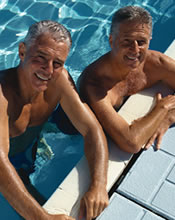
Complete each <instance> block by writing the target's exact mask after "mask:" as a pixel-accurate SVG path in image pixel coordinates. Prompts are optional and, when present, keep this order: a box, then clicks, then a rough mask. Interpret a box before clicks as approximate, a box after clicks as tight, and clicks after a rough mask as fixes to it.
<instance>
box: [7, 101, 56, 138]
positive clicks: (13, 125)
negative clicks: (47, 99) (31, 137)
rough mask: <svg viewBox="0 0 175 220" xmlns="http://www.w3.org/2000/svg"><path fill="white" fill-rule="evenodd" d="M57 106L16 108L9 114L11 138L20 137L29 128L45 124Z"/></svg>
mask: <svg viewBox="0 0 175 220" xmlns="http://www.w3.org/2000/svg"><path fill="white" fill-rule="evenodd" d="M55 107H56V104H51V103H50V105H49V103H44V102H42V103H33V104H26V105H24V106H16V107H15V108H13V110H11V112H10V114H9V132H10V137H15V136H18V135H20V134H22V133H24V132H25V130H26V129H27V127H32V126H38V125H41V124H42V123H44V122H45V121H46V120H47V119H48V117H49V116H50V114H51V113H52V111H53V110H54V108H55Z"/></svg>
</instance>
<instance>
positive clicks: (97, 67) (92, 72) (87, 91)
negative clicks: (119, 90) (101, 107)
mask: <svg viewBox="0 0 175 220" xmlns="http://www.w3.org/2000/svg"><path fill="white" fill-rule="evenodd" d="M109 66H110V65H109V59H108V53H107V54H105V55H103V56H102V57H100V58H99V59H97V60H95V61H94V62H93V63H91V64H90V65H89V66H87V67H86V68H85V69H84V71H83V72H82V74H81V75H80V77H79V79H78V83H77V86H78V89H79V92H80V95H81V97H82V98H83V99H85V100H86V101H88V99H89V98H93V99H94V98H97V97H99V96H102V93H103V94H104V90H105V88H104V84H106V79H107V75H108V72H109ZM104 82H105V83H104Z"/></svg>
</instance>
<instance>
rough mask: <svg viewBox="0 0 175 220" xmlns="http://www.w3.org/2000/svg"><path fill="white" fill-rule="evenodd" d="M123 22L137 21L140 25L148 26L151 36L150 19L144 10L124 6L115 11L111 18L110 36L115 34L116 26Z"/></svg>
mask: <svg viewBox="0 0 175 220" xmlns="http://www.w3.org/2000/svg"><path fill="white" fill-rule="evenodd" d="M125 21H138V22H139V23H141V24H148V26H149V27H150V31H151V33H150V34H152V17H151V15H150V13H149V12H148V11H147V10H145V9H144V8H141V7H138V6H126V7H124V8H120V9H119V10H118V11H116V12H115V13H114V15H113V17H112V24H111V29H110V34H111V35H114V34H116V33H117V30H118V25H119V24H120V23H122V22H125Z"/></svg>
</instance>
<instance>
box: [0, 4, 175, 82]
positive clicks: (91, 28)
mask: <svg viewBox="0 0 175 220" xmlns="http://www.w3.org/2000/svg"><path fill="white" fill-rule="evenodd" d="M128 4H130V5H131V4H136V5H140V1H139V0H135V1H134V0H130V2H129V3H128V0H122V1H118V0H95V1H94V0H59V1H47V0H26V1H23V0H16V1H14V0H9V1H8V0H1V1H0V9H1V10H0V17H1V19H0V40H1V48H0V52H1V55H0V69H4V68H8V67H11V66H15V65H17V64H18V54H17V53H18V52H17V51H18V48H17V47H18V44H19V42H20V41H21V40H22V39H23V37H24V35H25V34H26V31H27V29H28V27H29V26H30V25H31V24H32V23H34V22H36V21H39V20H43V19H52V20H56V21H59V22H60V23H62V24H64V25H65V26H66V27H67V28H68V29H69V30H70V32H71V35H72V38H73V46H72V50H71V52H70V55H69V58H68V60H67V63H66V66H67V68H68V70H69V72H70V73H71V74H72V76H73V78H74V79H75V80H76V79H77V77H78V76H79V74H80V72H81V71H82V70H83V69H84V67H85V66H87V65H88V64H89V63H90V62H92V61H93V60H95V59H96V58H97V57H99V56H101V55H102V54H104V53H105V52H106V51H107V50H109V44H108V33H109V27H110V21H111V16H112V14H113V13H114V12H115V11H116V10H117V9H118V8H120V7H123V6H125V5H128ZM141 6H142V7H145V8H146V9H147V10H149V12H150V13H151V15H152V16H153V23H154V25H155V32H153V41H152V42H151V48H153V49H158V50H160V51H164V50H165V49H166V48H167V47H168V45H169V44H170V43H171V41H172V40H173V38H174V37H175V33H173V32H172V31H173V30H172V29H170V28H171V27H172V26H174V25H175V19H174V12H175V4H174V0H169V1H167V0H144V1H142V4H141ZM167 24H168V25H167ZM161 27H162V28H161ZM161 33H164V39H167V40H166V41H165V40H164V39H163V37H162V34H161ZM154 36H155V40H154ZM159 38H160V39H161V44H160V39H159ZM158 44H159V45H158Z"/></svg>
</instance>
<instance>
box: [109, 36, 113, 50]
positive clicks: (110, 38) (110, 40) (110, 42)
mask: <svg viewBox="0 0 175 220" xmlns="http://www.w3.org/2000/svg"><path fill="white" fill-rule="evenodd" d="M112 40H113V39H112V34H110V35H109V44H110V46H111V48H112Z"/></svg>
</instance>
